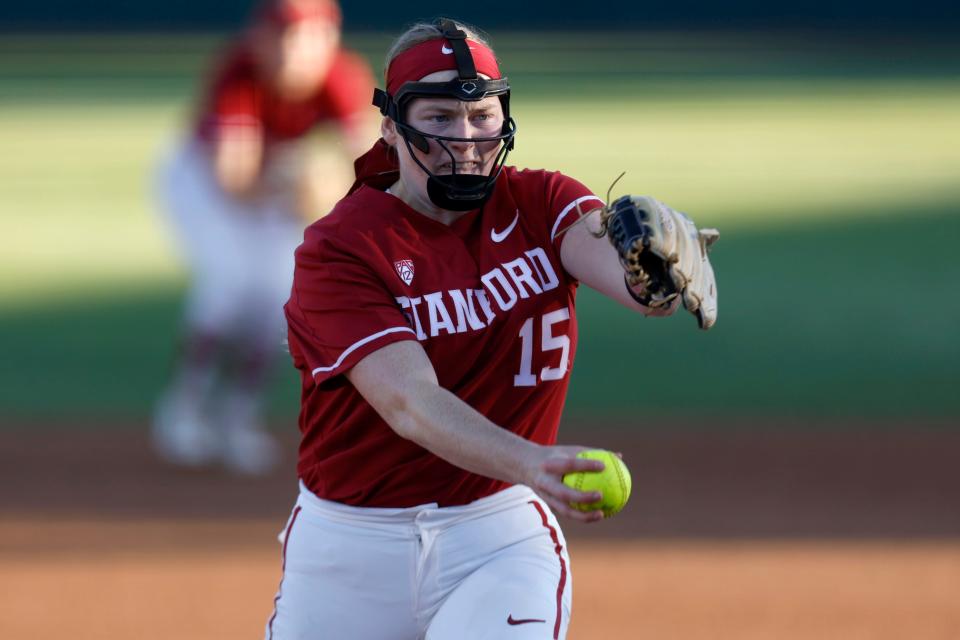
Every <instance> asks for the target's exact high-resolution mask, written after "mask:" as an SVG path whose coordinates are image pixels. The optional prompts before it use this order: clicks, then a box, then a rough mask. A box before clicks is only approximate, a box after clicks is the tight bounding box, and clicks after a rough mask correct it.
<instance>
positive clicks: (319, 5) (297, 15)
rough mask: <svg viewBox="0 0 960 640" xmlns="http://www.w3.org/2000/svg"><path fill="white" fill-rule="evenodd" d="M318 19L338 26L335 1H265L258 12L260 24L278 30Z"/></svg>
mask: <svg viewBox="0 0 960 640" xmlns="http://www.w3.org/2000/svg"><path fill="white" fill-rule="evenodd" d="M318 18H319V19H323V20H326V21H328V22H330V23H332V24H335V25H339V24H340V23H341V21H342V16H341V14H340V6H339V5H338V4H337V2H336V1H335V0H267V2H266V3H264V4H263V6H262V7H261V9H260V12H259V20H260V21H261V22H263V23H266V24H270V25H273V26H275V27H280V28H284V27H287V26H289V25H291V24H296V23H297V22H300V21H302V20H314V19H318Z"/></svg>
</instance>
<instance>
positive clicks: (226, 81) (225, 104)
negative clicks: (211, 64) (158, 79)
mask: <svg viewBox="0 0 960 640" xmlns="http://www.w3.org/2000/svg"><path fill="white" fill-rule="evenodd" d="M262 119H263V114H262V100H261V89H260V86H259V84H258V82H257V80H256V77H255V74H254V70H253V61H252V59H251V58H250V55H249V54H248V53H247V52H246V51H244V50H243V49H242V48H237V49H234V50H233V51H231V52H230V53H229V54H228V56H227V57H226V59H225V60H224V62H223V64H221V65H220V66H219V67H218V68H217V70H216V72H215V73H214V75H213V76H212V78H211V81H210V89H209V91H208V94H207V98H206V100H205V102H204V104H203V105H202V107H201V113H200V117H199V125H198V129H199V131H198V133H199V135H200V137H201V138H203V139H205V140H214V139H216V137H217V132H218V131H219V129H220V128H222V127H225V126H248V127H256V128H260V127H262V124H263V123H262Z"/></svg>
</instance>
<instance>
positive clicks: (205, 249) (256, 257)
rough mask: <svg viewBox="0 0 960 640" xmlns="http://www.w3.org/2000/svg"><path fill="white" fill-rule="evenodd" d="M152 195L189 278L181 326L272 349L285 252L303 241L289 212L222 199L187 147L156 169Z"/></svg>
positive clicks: (197, 148)
mask: <svg viewBox="0 0 960 640" xmlns="http://www.w3.org/2000/svg"><path fill="white" fill-rule="evenodd" d="M157 187H158V192H159V193H158V195H159V199H160V201H161V205H162V209H163V211H164V213H166V214H167V217H168V218H169V221H170V222H171V226H172V228H173V231H174V234H175V236H176V240H177V244H178V245H179V247H180V249H181V250H182V254H183V257H184V258H185V260H186V262H187V264H188V266H189V268H190V271H191V276H192V278H191V283H190V290H189V292H188V297H187V310H186V315H187V324H188V325H189V326H190V327H191V328H193V329H195V330H200V331H203V332H206V333H212V334H215V335H224V334H226V335H240V336H246V337H254V338H260V337H262V338H263V339H265V340H270V341H271V344H272V343H274V342H276V343H279V341H280V338H281V333H282V330H283V304H284V303H285V302H286V301H287V298H288V297H289V296H290V287H291V284H292V282H293V252H294V249H296V247H297V245H299V244H300V242H301V240H302V239H303V226H304V225H303V223H302V221H301V220H300V219H299V218H298V216H297V215H296V214H295V213H294V212H293V211H292V207H290V206H286V205H284V203H283V202H282V201H280V200H271V201H267V202H259V203H247V202H242V201H239V200H237V199H235V198H232V197H230V196H228V195H227V194H225V193H224V192H223V191H222V190H221V189H220V187H219V186H218V184H217V181H216V179H215V177H214V175H213V169H212V166H211V161H210V158H209V155H208V153H207V152H206V151H205V149H204V148H203V147H202V145H201V144H200V143H198V142H195V141H188V142H186V143H184V144H183V145H181V146H180V147H179V148H178V149H176V150H175V151H174V153H173V154H172V155H171V156H170V157H169V158H168V159H167V160H166V161H165V162H164V163H163V165H162V166H161V169H160V173H159V176H158V184H157ZM291 197H292V194H291Z"/></svg>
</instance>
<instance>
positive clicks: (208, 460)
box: [152, 0, 375, 474]
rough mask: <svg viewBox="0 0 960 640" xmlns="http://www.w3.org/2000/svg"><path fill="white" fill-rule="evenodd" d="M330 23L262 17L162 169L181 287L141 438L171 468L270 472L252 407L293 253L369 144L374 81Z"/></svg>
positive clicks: (285, 11)
mask: <svg viewBox="0 0 960 640" xmlns="http://www.w3.org/2000/svg"><path fill="white" fill-rule="evenodd" d="M340 23H341V14H340V10H339V7H338V5H337V4H336V3H335V2H334V0H273V1H270V2H267V3H265V4H263V5H261V6H260V7H259V8H258V10H257V13H256V16H255V19H254V21H253V23H252V24H251V26H250V27H249V28H248V29H247V30H246V32H245V33H243V34H242V35H241V36H240V37H239V38H237V39H236V41H235V42H233V43H231V45H230V47H229V48H228V49H227V51H226V54H225V56H224V57H223V59H222V60H221V61H220V62H219V64H218V65H217V67H216V70H215V72H214V73H213V75H212V76H211V78H210V80H209V84H208V86H207V89H206V91H205V92H204V94H205V95H204V96H203V99H202V102H201V104H200V108H199V112H198V114H197V117H196V119H195V122H194V127H193V130H192V131H191V133H190V136H189V137H188V139H187V140H186V141H185V142H184V143H183V144H181V145H180V146H179V148H178V149H177V150H176V152H175V153H174V154H173V156H172V157H171V158H170V159H169V160H168V161H167V162H165V163H164V166H163V167H162V171H161V174H160V179H159V191H160V196H161V201H162V205H163V209H164V210H165V212H166V213H167V214H168V216H169V219H170V222H171V223H172V226H173V228H174V230H175V234H176V239H177V240H178V242H179V244H180V246H181V247H182V250H183V254H184V257H185V259H186V262H187V264H188V266H189V268H190V270H191V276H192V279H191V282H190V289H189V292H188V295H187V300H186V311H185V318H184V327H183V336H182V344H181V347H180V352H179V358H178V362H177V363H176V366H175V369H174V372H173V375H172V378H171V380H170V382H169V385H168V386H167V388H166V390H165V391H164V393H163V395H162V396H161V398H160V401H159V402H158V405H157V408H156V412H155V416H154V423H153V428H152V436H153V443H154V446H155V448H156V450H157V452H158V453H159V454H160V455H161V456H162V457H163V458H164V459H166V460H168V461H170V462H172V463H176V464H182V465H188V466H199V465H207V464H215V463H222V464H224V465H225V466H226V467H227V468H229V469H232V470H234V471H237V472H240V473H250V474H257V473H263V472H266V471H268V470H269V469H270V468H271V467H273V466H274V465H275V463H276V462H277V461H278V449H277V446H276V444H275V443H274V442H273V440H272V438H270V437H269V435H268V434H267V433H266V432H265V431H264V429H263V427H262V425H261V413H262V407H261V405H262V403H263V400H264V390H265V385H266V382H267V380H268V376H267V374H268V370H269V368H270V366H271V364H272V362H273V361H274V359H275V356H276V354H277V353H278V352H279V350H280V348H281V341H282V336H283V308H282V307H283V303H284V301H285V300H286V299H287V297H288V295H289V292H290V283H291V279H292V274H293V250H294V249H295V248H296V246H297V245H298V244H299V243H300V240H301V239H302V232H303V228H304V227H305V226H306V224H308V223H309V222H311V221H313V220H315V219H316V218H318V217H320V216H322V215H323V214H324V213H326V212H327V211H328V210H329V209H330V207H331V206H332V205H333V203H335V202H336V200H337V199H338V198H339V197H340V196H342V195H343V193H345V192H346V189H347V188H348V187H349V185H350V181H351V177H352V176H351V171H350V161H351V160H352V159H353V158H354V157H356V156H357V155H359V154H360V152H362V151H363V150H365V149H366V148H367V147H368V146H369V143H370V140H372V139H373V137H374V136H373V132H374V131H375V128H374V127H375V123H374V121H373V120H372V119H371V118H370V117H369V115H367V114H368V112H369V105H370V93H371V91H372V90H373V79H372V74H371V72H370V70H369V67H368V66H367V65H366V63H365V62H364V61H363V60H362V59H361V58H360V57H359V56H357V55H355V54H353V53H351V52H349V51H346V50H344V49H343V48H341V46H340ZM322 125H330V126H329V127H326V129H329V130H328V131H327V132H326V134H327V139H326V140H323V139H321V137H320V136H321V135H322V131H321V130H323V129H324V128H325V127H323V126H322ZM318 131H321V132H320V133H318ZM331 138H332V139H331Z"/></svg>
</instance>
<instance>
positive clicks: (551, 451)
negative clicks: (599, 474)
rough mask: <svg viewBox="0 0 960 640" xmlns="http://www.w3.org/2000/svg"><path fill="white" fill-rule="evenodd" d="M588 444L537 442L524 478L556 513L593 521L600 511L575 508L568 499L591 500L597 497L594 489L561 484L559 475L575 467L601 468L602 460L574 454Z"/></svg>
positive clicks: (583, 468)
mask: <svg viewBox="0 0 960 640" xmlns="http://www.w3.org/2000/svg"><path fill="white" fill-rule="evenodd" d="M587 448H588V447H577V446H566V445H556V446H552V447H551V446H541V447H539V448H538V449H537V451H538V454H539V455H538V456H537V458H535V459H533V460H530V462H529V464H528V465H527V468H526V469H525V474H524V475H525V481H524V484H526V485H527V486H528V487H530V488H531V489H533V490H534V491H535V492H536V494H537V495H538V496H540V497H541V498H542V499H543V501H544V502H546V503H547V504H548V505H549V506H550V509H551V510H553V512H554V513H555V514H557V515H558V516H564V517H567V518H570V519H571V520H577V521H579V522H596V521H598V520H602V519H603V511H599V510H597V511H579V510H577V509H574V508H573V507H571V506H570V504H571V503H574V502H576V503H591V502H596V501H598V500H600V498H601V496H600V493H599V492H598V491H577V490H576V489H572V488H570V487H568V486H567V485H565V484H563V476H565V475H566V474H568V473H573V472H575V471H602V470H603V462H601V461H599V460H587V459H584V458H578V457H577V454H578V453H580V452H581V451H586V450H587Z"/></svg>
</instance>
